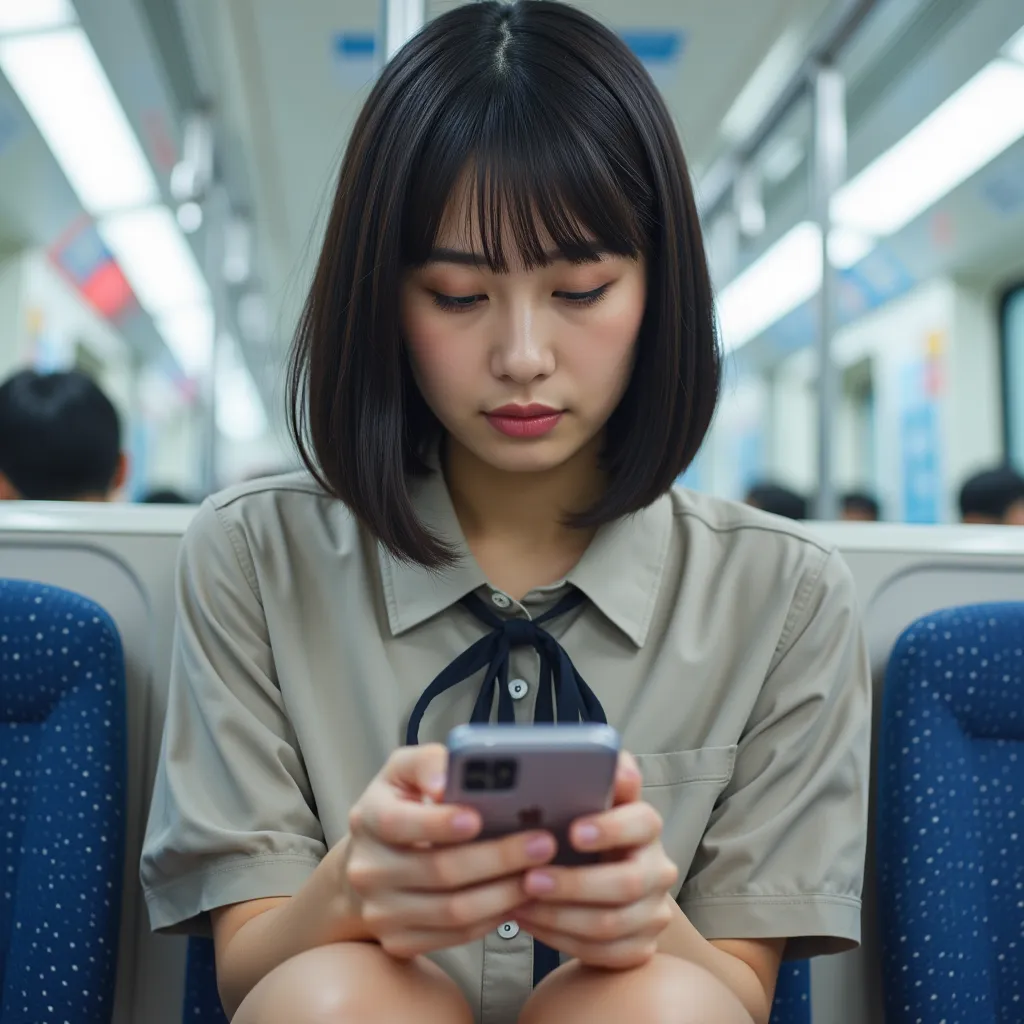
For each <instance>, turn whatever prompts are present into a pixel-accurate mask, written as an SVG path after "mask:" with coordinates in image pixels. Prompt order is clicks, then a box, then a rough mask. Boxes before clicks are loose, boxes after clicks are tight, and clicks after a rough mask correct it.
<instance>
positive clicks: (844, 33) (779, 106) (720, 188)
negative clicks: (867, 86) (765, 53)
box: [699, 0, 878, 221]
mask: <svg viewBox="0 0 1024 1024" xmlns="http://www.w3.org/2000/svg"><path fill="white" fill-rule="evenodd" d="M877 6H878V0H840V2H839V3H838V4H837V5H836V6H835V7H834V8H833V9H832V13H831V15H830V17H829V18H828V20H827V21H826V22H825V24H824V25H823V26H822V27H821V29H820V30H819V31H818V33H817V34H816V36H815V38H814V40H813V42H812V43H811V46H810V48H809V50H808V53H807V57H806V58H805V59H804V62H803V63H802V64H801V66H800V67H799V69H798V70H797V71H796V72H795V73H794V74H793V76H792V78H790V80H789V81H788V82H787V83H786V86H785V88H784V89H783V90H782V92H781V93H780V94H779V97H778V99H777V100H776V101H775V102H774V103H773V104H772V106H771V107H770V109H769V110H768V112H767V113H766V114H765V115H764V117H762V118H761V121H760V122H759V123H758V125H757V127H756V128H755V129H754V130H753V131H752V132H750V134H749V135H748V136H747V137H746V138H745V139H743V140H741V141H740V142H738V143H736V144H735V145H734V146H733V147H732V148H731V149H730V150H729V151H728V152H727V153H725V154H723V155H722V156H721V157H720V158H719V159H718V160H716V161H715V163H714V164H712V165H711V167H710V169H709V170H708V171H707V173H706V174H705V175H704V177H703V178H702V180H701V182H700V185H699V193H700V209H701V214H702V216H703V218H704V220H705V221H710V220H711V219H712V218H713V217H714V216H715V214H716V213H718V211H719V210H720V209H721V208H722V207H723V206H725V205H726V204H727V203H730V202H731V201H732V191H733V188H734V186H735V184H736V179H737V177H738V176H739V174H740V173H741V171H742V170H743V168H744V166H745V165H746V164H747V163H749V161H750V158H751V157H752V156H753V155H754V154H755V153H756V152H757V151H758V150H759V149H760V148H761V147H762V146H763V145H764V143H765V142H766V141H767V139H768V138H769V137H770V136H771V134H772V132H774V131H775V129H776V128H777V127H778V126H779V124H781V123H782V121H783V119H784V118H785V117H786V115H787V114H789V112H790V111H791V110H792V109H793V108H794V107H795V106H796V104H797V103H798V102H799V101H800V100H801V98H802V97H803V96H804V95H806V94H807V93H808V91H809V90H810V89H811V87H812V84H813V82H814V79H815V75H816V74H817V71H818V69H819V68H821V67H822V66H823V65H825V66H827V65H830V64H832V63H833V62H834V61H835V59H836V57H837V56H838V54H839V53H840V52H841V51H842V49H843V47H845V46H846V44H847V43H848V42H849V41H850V39H851V37H852V36H853V35H854V34H855V33H856V31H857V29H858V28H860V26H861V24H862V23H863V22H864V20H865V19H866V18H867V16H868V15H869V14H870V13H871V12H872V11H873V10H874V8H875V7H877Z"/></svg>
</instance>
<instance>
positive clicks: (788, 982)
mask: <svg viewBox="0 0 1024 1024" xmlns="http://www.w3.org/2000/svg"><path fill="white" fill-rule="evenodd" d="M769 1024H811V965H810V964H809V963H808V962H807V961H806V960H794V961H790V962H787V963H784V964H783V965H782V969H781V970H780V971H779V981H778V984H777V985H776V986H775V1002H774V1003H772V1016H771V1020H770V1021H769Z"/></svg>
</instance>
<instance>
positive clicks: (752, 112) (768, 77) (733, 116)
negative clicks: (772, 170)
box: [722, 28, 802, 142]
mask: <svg viewBox="0 0 1024 1024" xmlns="http://www.w3.org/2000/svg"><path fill="white" fill-rule="evenodd" d="M801 56H802V54H801V48H800V35H799V33H798V32H797V31H796V29H793V28H791V29H789V30H788V31H787V32H784V33H783V34H782V35H781V36H780V37H779V38H778V39H777V40H776V42H775V44H774V46H772V48H771V49H770V50H769V51H768V54H767V56H765V58H764V60H762V61H761V63H760V64H759V65H758V66H757V69H756V70H755V71H754V73H753V74H752V75H751V76H750V78H749V79H748V81H747V84H746V85H745V86H744V87H743V90H742V92H740V94H739V96H737V97H736V100H735V102H734V103H733V105H732V106H731V107H730V108H729V110H728V112H727V113H726V115H725V117H724V118H722V134H723V135H724V136H725V138H726V139H728V140H729V141H730V142H742V141H744V140H745V139H747V138H748V137H749V136H750V135H751V133H752V132H753V131H754V130H755V129H756V128H757V126H758V125H759V124H760V123H761V121H763V120H764V117H765V115H766V114H767V113H768V111H769V110H770V109H771V107H772V104H773V103H774V102H775V101H776V99H778V97H779V94H780V93H781V92H782V89H783V87H784V86H785V84H786V82H787V80H788V79H789V78H791V77H792V76H793V73H794V72H795V71H796V69H797V68H798V67H799V65H800V60H801Z"/></svg>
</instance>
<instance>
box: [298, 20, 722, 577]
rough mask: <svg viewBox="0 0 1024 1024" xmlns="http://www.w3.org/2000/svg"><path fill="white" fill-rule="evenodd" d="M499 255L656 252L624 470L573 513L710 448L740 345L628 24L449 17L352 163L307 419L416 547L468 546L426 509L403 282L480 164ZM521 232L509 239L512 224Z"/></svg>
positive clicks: (625, 506)
mask: <svg viewBox="0 0 1024 1024" xmlns="http://www.w3.org/2000/svg"><path fill="white" fill-rule="evenodd" d="M467 172H468V173H469V174H471V175H474V176H475V188H474V189H473V190H472V193H471V194H472V198H473V202H472V204H471V205H472V206H473V207H474V212H475V216H476V222H477V225H478V230H479V232H480V235H481V242H482V247H483V254H484V256H485V259H486V262H487V264H488V266H489V267H490V268H491V269H492V270H494V271H496V272H502V271H504V270H506V269H507V267H508V265H509V260H508V257H507V253H508V252H509V251H510V247H511V251H512V252H514V253H515V254H516V255H517V256H518V257H519V258H520V259H521V260H522V261H523V262H524V263H525V265H526V266H527V267H533V266H539V265H543V264H544V263H545V262H546V258H545V253H544V244H543V241H542V238H541V236H540V232H539V231H538V225H539V226H541V227H542V229H543V231H545V232H546V233H547V235H548V236H550V239H551V240H552V241H553V242H554V244H555V246H556V247H557V248H558V249H559V250H560V251H561V252H563V253H565V254H569V255H570V256H572V255H573V254H577V253H578V254H579V255H580V257H581V258H585V256H586V254H587V253H589V252H592V251H593V249H594V248H595V245H597V246H599V247H600V248H602V249H606V250H609V251H611V252H615V253H619V254H622V255H629V256H634V257H639V256H643V257H644V259H645V261H646V266H647V304H646V309H645V313H644V318H643V321H642V324H641V328H640V334H639V338H638V340H637V351H636V357H635V363H634V368H633V373H632V377H631V379H630V383H629V385H628V386H627V389H626V392H625V394H624V396H623V398H622V401H621V402H620V404H619V406H618V408H617V409H616V410H615V412H614V413H613V414H612V417H611V419H610V420H609V422H608V424H607V427H606V431H605V446H604V451H603V453H602V464H603V468H604V470H605V472H606V474H607V476H608V481H609V483H608V487H607V489H606V491H605V493H604V494H603V495H602V497H601V498H600V499H599V500H598V501H597V502H596V503H595V504H594V505H593V506H592V507H591V508H589V509H587V510H586V511H585V512H583V513H582V514H580V515H578V516H575V517H574V518H573V519H572V520H570V521H571V523H572V524H573V525H575V526H580V527H587V526H591V527H592V526H597V525H601V524H603V523H607V522H611V521H613V520H615V519H617V518H619V517H621V516H624V515H629V514H631V513H633V512H637V511H639V510H640V509H642V508H644V507H646V506H647V505H649V504H651V502H653V501H654V500H655V499H657V498H658V497H659V496H660V495H662V494H664V493H665V492H666V491H667V490H668V489H669V488H670V487H671V486H672V484H673V482H674V481H675V479H676V478H677V477H678V476H679V474H680V473H682V472H683V470H685V469H686V467H687V466H688V465H689V464H690V462H692V460H693V458H694V456H695V455H696V454H697V451H698V449H699V448H700V446H701V444H702V443H703V440H704V437H705V435H706V433H707V430H708V427H709V426H710V424H711V420H712V417H713V415H714V410H715V407H716V405H717V401H718V393H719V387H720V378H721V355H720V349H719V345H718V339H717V334H716V330H715V319H714V304H713V298H712V290H711V284H710V280H709V276H708V269H707V263H706V259H705V254H704V245H703V240H702V237H701V231H700V224H699V220H698V214H697V209H696V204H695V202H694V198H693V192H692V189H691V186H690V178H689V173H688V170H687V167H686V162H685V159H684V157H683V153H682V149H681V147H680V144H679V140H678V137H677V135H676V132H675V128H674V126H673V123H672V118H671V115H670V114H669V112H668V110H667V109H666V107H665V104H664V102H663V101H662V99H661V97H660V95H659V94H658V91H657V89H656V88H655V86H654V84H653V83H652V81H651V79H650V76H649V75H648V74H647V72H646V71H645V69H644V68H643V66H642V64H640V62H639V61H638V60H637V59H636V57H635V56H634V55H633V53H632V52H631V51H630V50H629V48H628V47H627V46H626V45H625V44H624V43H623V42H622V41H621V40H620V39H619V38H618V37H617V36H616V35H615V34H614V33H612V32H611V31H609V30H608V29H606V28H605V27H604V26H602V25H601V24H600V23H599V22H597V21H595V20H594V19H593V18H591V17H589V16H588V15H586V14H584V13H582V12H581V11H578V10H576V9H574V8H572V7H570V6H568V5H566V4H562V3H553V2H549V0H519V2H517V3H511V4H506V3H498V2H481V3H472V4H467V5H465V6H462V7H458V8H456V9H454V10H452V11H450V12H449V13H447V14H445V15H443V16H441V17H439V18H437V19H436V20H434V21H432V22H431V23H430V24H428V25H427V27H426V28H425V29H424V30H423V31H422V32H420V33H419V34H418V35H417V36H416V37H415V38H413V39H412V40H411V41H410V42H409V43H407V44H406V46H405V47H404V48H403V49H402V50H400V51H399V52H398V54H397V55H396V56H395V57H394V58H393V59H392V60H391V61H390V62H389V63H388V65H387V66H386V67H385V68H384V70H383V72H382V74H381V76H380V78H379V79H378V80H377V82H376V83H375V85H374V87H373V90H372V92H371V93H370V96H369V98H368V99H367V101H366V104H365V105H364V107H363V109H362V111H361V113H360V115H359V118H358V120H357V122H356V124H355V127H354V129H353V132H352V136H351V139H350V141H349V144H348V148H347V151H346V153H345V158H344V161H343V163H342V167H341V173H340V178H339V181H338V187H337V195H336V198H335V200H334V205H333V209H332V211H331V215H330V220H329V222H328V226H327V231H326V235H325V239H324V245H323V251H322V254H321V257H320V261H319V264H318V266H317V270H316V273H315V276H314V280H313V284H312V287H311V290H310V294H309V297H308V299H307V301H306V305H305V308H304V310H303V314H302V317H301V319H300V322H299V326H298V330H297V333H296V338H295V343H294V345H293V348H292V353H291V359H290V366H289V374H288V395H289V421H290V426H291V431H292V435H293V438H294V439H295V441H296V443H297V445H298V449H299V453H300V455H301V457H302V459H303V462H304V463H305V464H306V466H307V467H308V468H309V470H310V471H311V472H312V473H313V475H314V476H315V477H316V478H317V480H318V481H319V482H320V484H321V485H322V486H324V487H325V488H326V490H327V491H328V492H329V493H331V494H333V495H334V496H336V497H337V498H339V499H341V500H342V501H343V502H345V503H346V504H347V505H348V506H349V508H350V509H351V510H352V511H353V513H354V514H355V515H356V516H357V517H358V518H359V519H360V521H362V522H363V523H364V524H365V525H366V527H367V528H368V529H369V530H370V532H371V533H372V534H373V535H374V536H375V537H376V538H377V539H378V540H379V541H380V542H382V543H383V544H384V545H386V547H387V548H388V549H389V550H390V551H391V552H393V553H394V554H395V555H396V556H397V557H399V558H401V559H403V560H408V561H412V562H417V563H420V564H422V565H425V566H428V567H430V568H439V567H442V566H445V565H447V564H450V563H451V561H452V559H453V553H452V551H451V550H450V549H449V547H448V546H447V545H446V544H445V543H444V541H443V540H442V539H441V538H438V537H437V536H435V535H434V534H432V533H431V532H429V531H428V530H427V529H426V528H425V527H424V525H423V524H422V523H421V522H420V520H419V519H418V517H417V516H416V513H415V511H414V509H413V506H412V503H411V500H410V495H409V477H410V476H411V475H418V474H422V473H424V472H427V471H428V470H427V464H426V457H427V454H428V452H429V451H430V449H431V447H432V446H433V445H434V444H435V443H436V441H437V438H438V437H439V435H440V432H441V427H440V424H439V423H438V422H437V420H436V418H435V417H434V415H433V414H432V413H431V412H430V410H429V409H428V407H427V405H426V402H425V401H424V400H423V398H422V396H421V395H420V393H419V390H418V388H417V386H416V384H415V382H414V380H413V377H412V372H411V367H410V363H409V360H408V357H407V354H406V351H405V346H404V343H403V340H402V333H401V323H400V302H399V297H400V288H401V284H402V280H403V275H404V274H405V273H406V271H407V270H408V269H409V268H410V267H415V266H418V265H421V264H423V263H424V262H426V260H427V258H428V256H429V254H430V252H431V249H432V248H433V246H434V240H435V237H436V235H437V233H438V229H439V226H440V223H441V220H442V217H443V214H444V211H445V208H446V206H447V204H448V202H449V200H450V199H451V197H452V194H453V192H454V191H455V190H456V188H457V186H458V184H459V181H460V178H461V176H462V175H464V174H466V173H467ZM506 235H511V237H504V236H506Z"/></svg>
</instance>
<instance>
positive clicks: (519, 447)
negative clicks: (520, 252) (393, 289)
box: [402, 215, 646, 472]
mask: <svg viewBox="0 0 1024 1024" xmlns="http://www.w3.org/2000/svg"><path fill="white" fill-rule="evenodd" d="M464 223H465V218H463V217H455V216H452V215H449V216H448V217H447V218H446V221H445V223H443V224H442V227H441V230H440V232H439V234H438V239H437V243H436V248H435V250H434V253H433V258H432V259H431V260H430V261H429V262H427V263H426V264H425V265H424V266H422V267H417V268H415V269H413V270H411V271H409V273H408V274H407V276H406V279H405V281H404V283H403V289H402V325H403V330H404V333H405V338H406V343H407V345H408V350H409V355H410V359H411V361H412V365H413V371H414V373H415V376H416V380H417V382H418V384H419V387H420V390H421V391H422V393H423V397H424V398H425V399H426V401H427V404H428V405H429V406H430V408H431V409H432V410H433V412H434V414H435V415H436V416H437V418H438V419H439V420H440V421H441V423H442V425H443V426H444V428H445V429H446V430H447V431H448V433H449V434H450V435H451V437H452V438H453V439H454V440H455V441H456V442H457V443H459V444H461V445H462V446H463V447H465V448H467V449H468V450H469V451H470V452H472V453H473V454H474V455H475V456H477V457H478V458H480V459H482V460H483V461H484V462H486V463H487V464H489V465H491V466H493V467H494V468H496V469H501V470H505V471H508V472H540V471H544V470H550V469H554V468H555V467H557V466H560V465H562V464H563V463H565V462H567V461H568V460H569V459H571V458H572V457H573V456H574V455H576V454H577V453H579V452H580V451H581V450H582V449H584V448H585V447H586V446H587V445H588V443H589V442H591V441H593V440H594V439H595V438H597V437H598V436H599V435H600V433H601V431H602V428H603V427H604V425H605V423H606V422H607V421H608V418H609V416H610V415H611V414H612V412H613V411H614V409H615V407H616V406H617V405H618V403H619V400H620V399H621V397H622V394H623V392H624V391H625V389H626V385H627V383H628V382H629V377H630V373H631V372H632V368H633V353H634V348H635V346H636V339H637V334H638V332H639V329H640V322H641V320H642V318H643V313H644V303H645V299H646V279H645V269H644V264H643V261H642V260H633V259H630V258H628V257H623V256H616V255H613V254H610V253H604V254H600V255H596V256H595V258H594V259H593V261H590V262H586V263H572V262H570V261H569V260H566V259H563V258H555V259H553V261H552V262H551V263H550V264H549V265H548V266H544V267H538V268H535V269H533V270H527V269H525V268H524V267H523V266H522V264H521V263H518V264H515V263H514V264H512V265H511V266H510V267H509V273H506V274H495V273H492V272H491V271H490V270H489V269H488V268H487V265H486V263H485V262H484V260H483V257H482V255H481V248H482V247H481V244H480V240H479V234H478V232H477V231H476V230H475V229H472V230H471V229H467V228H464V227H461V226H462V225H463V224H464Z"/></svg>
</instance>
